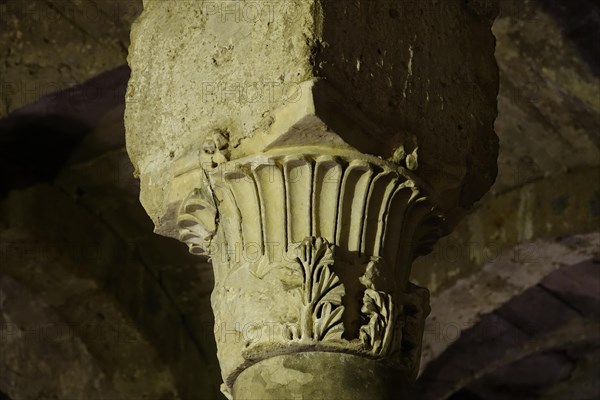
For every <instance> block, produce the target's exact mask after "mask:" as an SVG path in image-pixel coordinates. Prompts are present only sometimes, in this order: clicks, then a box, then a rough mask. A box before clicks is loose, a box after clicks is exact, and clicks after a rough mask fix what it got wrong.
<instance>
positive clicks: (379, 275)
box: [126, 0, 498, 400]
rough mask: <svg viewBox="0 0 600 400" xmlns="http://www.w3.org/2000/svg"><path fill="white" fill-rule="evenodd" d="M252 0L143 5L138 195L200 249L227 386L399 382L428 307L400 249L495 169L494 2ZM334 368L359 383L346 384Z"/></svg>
mask: <svg viewBox="0 0 600 400" xmlns="http://www.w3.org/2000/svg"><path fill="white" fill-rule="evenodd" d="M257 4H258V3H256V2H246V1H241V2H222V3H215V2H202V1H195V2H183V1H182V2H162V1H148V2H147V3H146V4H145V10H144V12H143V13H142V15H141V17H140V18H139V19H138V21H137V22H136V23H135V25H134V28H133V32H132V47H131V51H130V57H129V62H130V65H131V67H132V78H131V81H130V85H129V89H128V97H127V110H126V128H127V140H128V143H127V146H128V151H129V154H130V156H131V159H132V161H133V163H134V165H135V167H136V173H137V174H138V175H139V177H140V179H141V200H142V203H143V205H144V207H145V208H146V210H147V212H148V214H149V215H150V216H151V217H152V218H153V220H154V222H155V225H156V231H157V232H158V233H160V234H162V235H165V236H171V237H175V238H178V239H179V240H181V241H183V242H185V243H187V244H188V246H189V248H190V251H191V252H192V253H194V254H199V255H208V256H209V257H211V260H212V263H213V268H214V274H215V289H214V291H213V294H212V297H211V301H212V306H213V310H214V313H215V322H216V325H215V333H216V335H217V348H218V349H217V350H218V351H217V354H218V358H219V362H220V366H221V373H222V377H223V381H224V384H223V386H222V390H223V393H224V394H225V395H227V396H228V397H229V398H235V399H236V400H237V399H245V398H273V399H275V398H281V397H282V396H283V397H285V398H288V397H298V396H301V395H304V396H310V395H313V396H318V397H319V396H320V397H324V398H331V397H333V396H336V397H339V396H342V398H360V399H365V398H373V399H380V398H398V396H400V397H399V398H406V397H407V396H408V393H409V391H410V390H409V389H410V388H409V386H410V384H411V382H412V381H414V379H415V378H416V374H417V372H418V364H419V359H420V348H421V338H422V333H423V324H424V320H425V317H426V315H427V313H428V312H429V305H428V293H427V290H425V289H423V288H419V287H417V286H415V285H413V284H411V283H410V282H409V275H410V270H411V264H412V262H413V260H414V259H415V258H416V257H417V256H419V255H423V254H426V253H427V252H428V251H430V249H431V246H432V245H433V243H435V241H436V240H437V239H438V238H439V237H441V236H443V235H444V234H446V233H447V232H448V230H449V229H450V228H451V227H452V226H453V225H454V224H455V222H456V221H457V219H458V217H459V216H460V215H461V214H462V213H463V212H464V211H465V209H467V208H468V207H469V206H471V205H472V203H473V202H474V201H476V200H477V199H478V198H479V197H480V196H481V195H482V194H483V193H484V192H485V191H486V190H488V189H489V187H490V185H491V184H492V182H493V180H494V178H495V174H496V168H495V162H496V161H495V158H496V154H497V139H496V137H495V134H494V131H493V127H492V126H493V120H494V118H495V114H496V111H495V98H496V93H497V84H498V82H497V69H496V64H495V60H494V58H493V47H494V39H493V36H492V35H491V32H490V27H491V22H492V20H493V17H494V15H495V7H493V6H492V4H493V3H491V2H489V3H488V2H486V3H482V4H476V5H469V4H465V3H463V2H459V1H451V2H438V3H436V4H430V3H421V2H389V3H388V2H385V3H383V4H374V3H364V4H362V3H361V4H358V3H357V4H350V3H346V2H325V1H318V0H303V1H289V2H275V3H272V4H270V6H268V5H269V4H267V3H261V4H262V5H261V6H257ZM249 13H253V14H249ZM266 38H268V39H266ZM278 363H282V364H281V365H283V366H284V367H285V368H283V369H282V368H278V365H279V364H278ZM348 366H356V368H357V369H359V367H360V368H362V371H361V372H357V373H356V376H354V377H353V379H356V380H357V381H359V382H367V381H368V382H370V383H371V384H372V387H370V388H366V389H363V390H359V389H357V388H354V389H353V386H352V385H348V386H346V387H345V388H344V389H343V390H345V391H346V392H340V390H342V389H340V388H339V387H338V386H341V385H342V383H343V380H344V379H345V380H348V379H350V375H351V374H349V372H348V371H346V369H347V368H348ZM303 369H304V370H305V371H306V372H305V374H306V375H305V377H306V378H307V379H314V380H315V383H314V384H313V385H311V387H310V388H309V387H305V386H306V385H303V384H302V383H298V382H297V379H296V377H297V376H296V375H297V372H302V370H303ZM319 369H323V370H327V372H326V373H325V372H323V374H324V375H321V376H318V377H317V378H314V376H315V374H316V373H317V371H318V370H319ZM295 371H297V372H295ZM258 376H262V377H263V378H262V380H259V382H260V383H258V387H259V388H257V387H256V385H257V379H258ZM311 376H312V377H313V378H310V377H311ZM373 376H377V379H375V380H374V379H373ZM392 376H396V377H398V379H401V380H402V381H403V382H404V383H406V385H404V386H403V389H406V393H393V394H392V392H390V386H389V380H390V379H391V378H390V377H392ZM327 377H329V378H330V379H327ZM342 378H344V379H342ZM340 379H341V381H340ZM291 382H296V383H294V384H292V383H291ZM321 382H323V383H322V384H321ZM325 382H328V384H326V383H325ZM315 384H316V386H315ZM290 385H295V386H290ZM315 390H316V391H315Z"/></svg>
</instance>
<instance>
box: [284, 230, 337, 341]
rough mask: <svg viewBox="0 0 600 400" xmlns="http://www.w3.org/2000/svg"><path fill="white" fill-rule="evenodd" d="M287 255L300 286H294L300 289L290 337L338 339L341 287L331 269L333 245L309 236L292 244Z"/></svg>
mask: <svg viewBox="0 0 600 400" xmlns="http://www.w3.org/2000/svg"><path fill="white" fill-rule="evenodd" d="M288 255H289V256H290V258H292V257H293V262H292V265H293V266H294V267H295V268H296V269H297V270H298V271H299V272H300V273H301V276H302V283H301V285H300V286H299V287H296V289H295V290H299V291H300V292H301V293H300V298H301V302H302V304H301V305H299V307H298V308H299V314H300V315H299V324H298V326H297V327H296V328H295V329H290V337H291V339H292V340H297V341H300V342H303V343H305V342H310V341H315V340H317V341H320V340H341V335H342V333H343V325H342V314H343V310H344V306H342V305H341V303H342V297H343V296H344V294H345V290H344V286H343V285H342V283H341V281H340V279H339V277H338V276H337V275H336V274H335V273H334V272H333V271H332V269H331V268H332V267H333V263H334V258H333V246H332V245H330V244H329V243H328V242H327V240H325V239H323V238H315V237H310V238H306V239H304V240H303V241H302V242H300V243H298V244H294V245H292V247H291V248H290V250H289V252H288ZM292 268H293V267H292Z"/></svg>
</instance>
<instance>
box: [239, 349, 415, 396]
mask: <svg viewBox="0 0 600 400" xmlns="http://www.w3.org/2000/svg"><path fill="white" fill-rule="evenodd" d="M411 389H412V379H410V377H407V376H406V374H405V373H403V372H402V371H399V370H396V369H393V368H390V367H389V366H387V365H385V364H383V363H381V362H380V361H377V360H372V359H368V358H364V357H360V356H355V355H352V354H346V353H329V352H303V353H293V354H285V355H279V356H275V357H271V358H268V359H265V360H262V361H260V362H258V363H256V364H254V365H252V366H250V367H249V368H247V369H245V370H244V371H243V372H242V373H241V374H240V375H239V376H238V377H237V379H236V380H235V383H234V385H233V393H232V395H233V396H230V397H232V398H233V399H235V400H259V399H260V400H269V399H273V400H275V399H277V400H287V399H289V400H295V399H311V400H320V399H338V400H371V399H372V400H388V399H389V400H392V399H393V400H403V399H410V398H412V397H411Z"/></svg>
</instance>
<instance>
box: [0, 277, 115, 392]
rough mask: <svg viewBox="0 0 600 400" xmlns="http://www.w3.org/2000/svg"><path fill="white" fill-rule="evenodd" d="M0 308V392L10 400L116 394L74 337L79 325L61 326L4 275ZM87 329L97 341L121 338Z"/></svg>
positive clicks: (0, 284) (44, 306) (49, 310)
mask: <svg viewBox="0 0 600 400" xmlns="http://www.w3.org/2000/svg"><path fill="white" fill-rule="evenodd" d="M0 309H1V310H2V311H1V313H0V335H1V336H0V352H1V353H2V357H1V358H0V381H1V382H0V390H1V392H0V393H3V394H4V395H5V396H8V398H11V399H40V398H56V399H67V398H87V399H90V398H94V399H108V398H114V397H116V396H117V395H118V391H117V390H116V389H115V387H114V385H113V384H112V382H111V381H110V379H109V378H108V377H107V376H106V374H105V373H104V372H103V371H102V369H101V368H100V367H99V366H98V362H97V360H96V359H95V358H94V356H93V355H91V354H90V352H89V350H88V348H87V347H86V345H85V343H84V342H83V341H82V340H81V339H80V338H79V336H77V335H76V334H75V329H77V328H79V327H76V326H73V325H69V324H66V323H64V322H63V321H62V319H61V317H60V316H59V315H57V313H56V311H55V310H53V309H52V308H51V307H49V306H48V305H47V304H45V303H43V302H41V301H40V299H39V298H36V296H35V295H33V294H32V293H30V292H29V291H27V289H26V288H24V287H23V286H21V285H19V284H18V283H17V282H16V281H14V280H13V279H11V278H8V277H7V276H3V275H2V276H0ZM88 323H89V322H88ZM92 323H93V321H92ZM88 326H89V327H91V328H92V329H94V328H96V334H97V335H96V338H97V339H100V338H102V337H103V336H106V335H107V334H109V335H111V339H112V340H114V339H117V338H118V336H119V334H123V332H116V331H115V332H109V331H101V330H97V328H98V327H97V326H93V325H91V324H90V325H88ZM3 398H4V397H3Z"/></svg>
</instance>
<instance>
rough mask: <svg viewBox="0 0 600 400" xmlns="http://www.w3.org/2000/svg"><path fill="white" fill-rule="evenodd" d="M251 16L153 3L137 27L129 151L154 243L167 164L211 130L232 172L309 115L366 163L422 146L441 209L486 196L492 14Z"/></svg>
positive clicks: (166, 220)
mask: <svg viewBox="0 0 600 400" xmlns="http://www.w3.org/2000/svg"><path fill="white" fill-rule="evenodd" d="M256 4H257V3H256V2H248V1H241V2H235V3H227V2H225V3H222V4H220V3H219V4H218V5H217V4H215V3H214V2H208V1H207V2H202V1H192V2H186V1H180V2H163V1H148V2H146V4H145V10H144V12H143V13H142V14H141V16H140V18H139V19H138V20H137V21H136V23H135V24H134V26H133V29H132V38H133V40H132V46H131V47H130V54H129V59H128V61H129V64H130V66H131V67H132V70H133V74H132V78H131V81H130V87H129V91H128V101H127V112H126V120H125V121H126V127H127V135H128V139H127V146H128V152H129V154H130V156H131V159H132V161H133V163H134V165H135V167H136V173H137V174H138V176H139V177H140V179H141V187H142V193H141V200H142V203H143V205H144V207H145V208H146V210H147V211H148V213H149V215H150V216H151V217H152V219H153V220H154V222H155V224H156V225H157V229H158V230H159V231H160V232H161V233H163V234H167V235H173V231H172V229H171V228H169V227H166V228H165V227H164V226H165V225H169V224H172V220H171V217H170V216H169V210H168V208H169V207H170V204H169V200H168V191H169V182H170V180H171V178H172V177H173V175H174V172H173V171H172V167H171V165H172V164H173V161H174V160H175V159H179V158H182V157H184V156H187V155H190V154H194V153H197V152H198V151H199V150H200V148H201V144H202V143H203V142H204V140H205V139H206V138H207V137H208V136H207V135H209V134H211V133H212V132H214V131H215V130H218V131H222V132H226V133H227V134H228V136H229V140H230V151H231V157H232V159H236V158H238V157H240V156H244V155H247V154H251V153H253V152H256V151H257V150H258V149H259V148H261V143H265V141H266V142H273V141H274V140H275V139H276V138H278V137H279V136H281V135H284V134H285V132H287V131H288V130H290V128H292V129H293V126H294V122H296V121H299V120H301V119H302V118H304V117H307V118H308V117H311V116H315V117H317V118H318V119H319V120H321V121H322V122H323V124H324V125H325V126H326V127H327V128H326V129H329V130H332V131H334V132H336V133H337V134H338V135H339V136H340V137H341V138H342V139H343V140H344V141H346V142H347V143H349V144H350V145H352V146H353V147H355V148H358V149H359V150H360V151H361V152H364V153H371V154H373V155H376V156H381V157H383V158H386V159H387V158H392V156H394V154H395V150H396V149H397V148H398V147H399V146H401V145H403V146H405V151H406V152H407V153H409V152H412V151H413V150H414V149H415V148H417V147H418V159H419V164H420V165H421V167H420V168H421V175H422V176H423V178H425V179H426V180H427V181H428V182H429V183H430V184H431V185H432V186H433V187H434V188H435V190H436V192H437V193H439V197H440V201H441V202H442V203H443V204H442V205H443V206H444V207H446V208H448V209H455V208H456V207H457V205H458V206H459V207H465V208H466V207H469V206H470V205H471V204H472V203H473V201H475V200H477V199H478V198H479V197H480V196H481V195H482V194H483V193H484V192H485V191H486V190H487V189H488V188H489V186H490V185H491V184H492V182H493V180H494V177H495V174H496V169H495V163H494V159H495V157H496V154H497V139H496V137H495V134H494V132H493V128H492V124H493V120H494V118H495V115H496V113H495V101H496V93H497V78H498V75H497V69H496V66H495V60H494V59H493V57H492V54H493V47H494V39H493V37H492V35H491V32H490V27H491V21H492V19H493V17H494V15H495V8H494V7H493V6H492V4H494V3H493V2H486V3H467V4H465V3H464V2H460V1H446V2H437V3H436V4H435V5H432V4H429V3H424V2H384V4H383V5H382V4H377V5H375V4H371V3H345V2H323V1H319V0H310V1H285V2H276V3H274V4H271V8H268V7H266V6H264V7H259V8H258V9H256ZM228 6H233V7H232V8H231V9H230V8H227V7H228ZM213 7H216V8H213ZM273 7H274V8H273ZM250 10H252V12H254V14H252V17H249V16H248V13H249V12H250ZM362 32H369V34H368V35H367V34H362ZM266 36H268V37H269V40H265V39H264V38H265V37H266ZM166 38H171V39H169V40H166ZM456 43H461V44H460V45H453V44H456ZM265 60H268V62H265ZM465 60H467V62H465ZM313 79H318V81H317V83H316V84H315V85H314V86H311V85H307V83H308V82H310V81H311V80H313ZM305 98H310V99H311V101H310V102H309V103H310V104H311V107H310V108H309V109H304V108H302V107H305V104H306V103H305V102H304V100H303V99H305ZM285 106H287V107H285ZM150 110H152V111H150ZM294 118H295V119H294ZM248 138H252V139H251V140H249V139H248ZM297 140H299V139H297ZM309 140H310V139H308V141H309ZM396 155H398V153H396ZM463 185H464V186H463Z"/></svg>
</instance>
